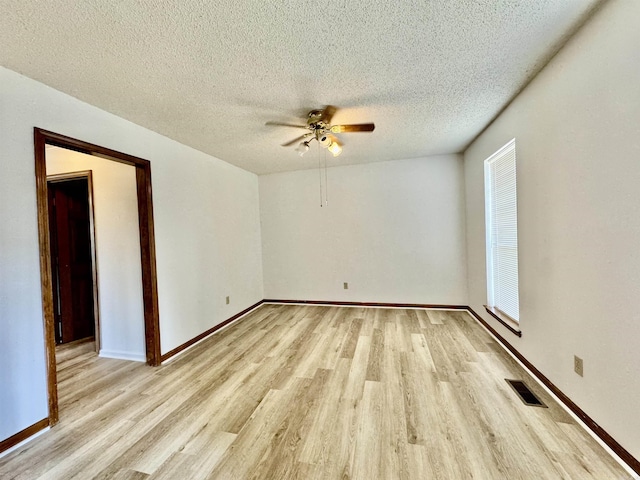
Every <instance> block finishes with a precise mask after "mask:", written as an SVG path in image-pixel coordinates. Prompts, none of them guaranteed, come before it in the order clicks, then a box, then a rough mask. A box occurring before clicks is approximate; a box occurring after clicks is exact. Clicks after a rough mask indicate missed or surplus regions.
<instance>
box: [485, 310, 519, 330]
mask: <svg viewBox="0 0 640 480" xmlns="http://www.w3.org/2000/svg"><path fill="white" fill-rule="evenodd" d="M484 308H485V309H486V310H487V313H488V314H489V315H491V316H492V317H493V318H495V319H496V320H497V321H499V322H500V323H501V324H502V325H504V326H505V327H506V328H507V330H509V331H510V332H511V333H513V334H514V335H517V336H518V337H522V331H521V330H520V325H518V322H516V321H515V320H513V319H512V318H511V317H509V316H507V315H505V314H504V313H502V312H501V311H500V310H498V309H497V308H493V307H490V306H488V305H485V306H484Z"/></svg>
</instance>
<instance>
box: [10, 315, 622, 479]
mask: <svg viewBox="0 0 640 480" xmlns="http://www.w3.org/2000/svg"><path fill="white" fill-rule="evenodd" d="M59 372H60V373H59V382H60V384H59V392H60V423H59V425H57V426H56V427H54V428H53V429H52V430H51V431H49V432H47V433H45V434H44V435H42V436H40V437H38V438H37V439H35V440H34V441H33V442H31V443H29V444H27V446H25V447H24V448H23V449H22V450H21V451H16V452H13V453H12V454H10V455H8V456H7V457H5V458H3V459H0V478H2V479H13V478H16V479H30V480H32V479H83V480H85V479H91V478H101V479H119V480H124V479H172V480H173V479H205V478H211V479H229V480H231V479H233V480H238V479H278V480H280V479H289V478H291V479H305V480H306V479H315V478H324V479H336V480H338V479H364V480H373V479H384V480H393V479H405V478H407V479H408V478H411V479H456V480H457V479H464V478H474V479H475V478H480V479H482V478H486V479H502V478H504V479H535V480H540V479H556V478H570V479H591V478H592V479H598V480H603V479H621V478H630V477H629V475H628V474H626V473H625V471H624V470H623V469H622V468H621V467H620V466H619V465H618V464H617V463H615V462H614V461H613V459H612V458H611V457H609V456H608V455H607V454H606V453H605V451H604V450H603V449H602V448H601V447H600V446H599V445H598V444H597V443H596V442H595V441H594V440H593V439H592V438H591V437H589V436H588V435H587V434H586V433H585V432H584V431H583V430H582V429H581V428H580V427H579V426H577V425H576V424H575V422H574V421H573V420H572V419H571V417H570V416H569V415H567V414H566V413H565V412H564V410H562V409H561V408H560V407H559V406H558V405H556V404H555V403H554V402H553V400H552V399H551V398H550V397H549V396H548V395H547V394H546V393H545V392H544V391H543V390H542V389H540V388H539V387H538V386H537V384H535V383H534V382H533V380H531V379H529V377H528V376H527V375H526V374H525V372H524V371H523V370H522V369H521V368H520V367H519V366H518V365H517V364H516V363H515V362H514V361H513V360H512V359H511V358H510V357H509V356H508V355H506V354H505V353H504V352H503V351H502V349H501V348H500V347H499V346H498V345H497V344H496V343H495V342H494V341H493V340H492V339H491V337H490V336H489V335H488V334H486V333H485V331H484V330H483V329H482V328H481V327H480V326H479V325H477V324H476V323H475V321H474V320H473V319H472V318H471V317H470V316H469V315H468V314H467V313H464V312H449V311H438V310H428V311H426V310H399V309H398V310H391V309H365V308H338V307H318V306H283V305H264V306H262V307H261V308H260V309H258V310H256V311H255V312H254V313H252V314H250V315H249V316H247V317H245V318H244V319H242V320H241V321H240V322H239V323H237V324H236V325H233V326H232V327H230V328H228V329H225V330H223V331H222V332H220V333H219V334H217V335H214V336H212V337H210V338H209V339H207V340H205V341H204V342H202V343H200V344H199V345H197V346H196V347H194V348H193V349H191V350H189V351H187V352H186V353H185V354H184V355H182V356H180V357H179V358H177V359H176V360H175V361H174V362H171V363H169V364H168V365H165V366H163V367H160V368H155V369H154V368H150V367H147V366H144V365H142V364H139V363H133V362H126V361H119V360H112V359H103V358H98V357H96V355H95V353H93V352H91V351H85V352H80V354H79V355H75V356H74V355H67V357H66V359H65V360H62V359H61V362H60V364H59ZM505 378H516V379H518V378H519V379H523V380H525V381H526V382H527V383H528V385H529V386H530V388H531V389H532V390H534V392H535V393H536V394H537V395H538V396H539V397H540V398H541V399H542V400H543V401H544V402H545V403H546V404H547V405H549V408H547V409H545V408H536V407H527V406H525V405H524V404H523V403H522V402H521V401H520V400H519V399H518V398H517V397H516V396H515V394H514V392H513V390H512V389H511V388H510V387H509V386H508V385H507V384H506V382H505V381H504V379H505Z"/></svg>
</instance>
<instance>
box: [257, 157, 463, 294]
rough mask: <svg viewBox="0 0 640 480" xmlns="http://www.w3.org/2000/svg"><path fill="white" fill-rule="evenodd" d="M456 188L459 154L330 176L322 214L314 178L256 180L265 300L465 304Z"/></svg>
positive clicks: (314, 174)
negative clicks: (344, 287) (258, 198)
mask: <svg viewBox="0 0 640 480" xmlns="http://www.w3.org/2000/svg"><path fill="white" fill-rule="evenodd" d="M346 150H347V148H346V147H345V153H344V154H343V155H347V154H348V152H346ZM313 153H315V152H310V153H309V155H310V154H313ZM305 158H306V157H305ZM463 190H464V180H463V166H462V159H461V157H460V156H457V155H445V156H438V157H429V158H422V159H415V160H403V161H396V162H379V163H371V164H366V165H353V166H345V167H334V168H330V169H329V170H328V200H329V204H328V206H326V207H320V193H319V178H318V171H317V170H304V171H297V172H289V173H279V174H273V175H263V176H260V215H261V221H262V240H263V241H262V247H263V265H264V282H265V287H264V288H265V296H266V298H275V299H295V300H335V301H373V302H410V303H438V304H458V305H460V304H461V305H465V304H466V303H467V292H466V266H465V261H466V260H465V243H464V242H465V238H464V237H465V234H464V191H463ZM343 282H348V283H349V289H348V290H344V289H343Z"/></svg>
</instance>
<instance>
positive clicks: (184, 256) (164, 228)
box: [0, 68, 264, 439]
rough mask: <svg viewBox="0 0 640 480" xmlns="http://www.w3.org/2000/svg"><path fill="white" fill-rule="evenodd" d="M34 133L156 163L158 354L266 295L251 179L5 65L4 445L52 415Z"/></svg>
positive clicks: (0, 314) (1, 105) (0, 230)
mask: <svg viewBox="0 0 640 480" xmlns="http://www.w3.org/2000/svg"><path fill="white" fill-rule="evenodd" d="M34 126H37V127H40V128H44V129H47V130H51V131H54V132H57V133H61V134H63V135H68V136H70V137H74V138H78V139H80V140H84V141H87V142H90V143H94V144H98V145H101V146H104V147H107V148H111V149H114V150H118V151H121V152H125V153H128V154H131V155H135V156H138V157H142V158H145V159H147V160H150V161H151V172H152V185H153V202H154V217H155V234H156V254H157V271H158V295H159V308H160V334H161V335H160V336H161V348H162V352H163V353H164V352H167V351H169V350H171V349H173V348H175V347H176V346H178V345H180V344H182V343H184V342H185V341H187V340H188V339H191V338H193V337H194V336H196V335H198V334H199V333H201V332H203V331H205V330H207V329H208V328H211V327H212V326H214V325H216V324H217V323H219V322H221V321H223V320H225V319H226V318H228V317H230V316H232V315H233V314H235V313H237V312H238V311H240V310H242V309H244V308H246V307H248V306H250V305H252V304H254V303H256V302H258V301H260V300H261V299H262V298H263V296H264V295H263V291H262V259H261V240H260V222H259V206H258V179H257V176H256V175H254V174H251V173H248V172H246V171H244V170H241V169H239V168H237V167H234V166H232V165H229V164H227V163H226V162H223V161H221V160H218V159H215V158H213V157H211V156H208V155H205V154H203V153H201V152H198V151H196V150H194V149H192V148H189V147H186V146H184V145H181V144H179V143H177V142H175V141H172V140H170V139H168V138H166V137H163V136H161V135H159V134H156V133H154V132H151V131H149V130H147V129H144V128H142V127H140V126H137V125H135V124H132V123H131V122H128V121H126V120H123V119H121V118H119V117H116V116H114V115H112V114H109V113H107V112H105V111H102V110H100V109H98V108H95V107H93V106H91V105H88V104H86V103H83V102H81V101H79V100H77V99H74V98H72V97H70V96H68V95H65V94H63V93H60V92H58V91H56V90H53V89H51V88H49V87H46V86H45V85H43V84H41V83H38V82H35V81H33V80H30V79H27V78H25V77H23V76H21V75H18V74H16V73H14V72H11V71H9V70H7V69H4V68H0V145H2V149H0V168H1V169H2V170H1V171H2V174H1V175H0V222H1V223H0V224H1V225H2V227H0V331H1V332H2V335H0V385H1V388H0V412H2V413H1V414H0V439H5V438H7V437H10V436H11V435H13V434H15V433H17V432H19V431H21V430H23V429H24V428H26V427H28V426H30V425H32V424H33V423H35V422H37V421H39V420H41V419H43V418H45V417H46V416H47V395H46V381H45V380H46V378H45V359H44V336H43V321H42V306H41V295H40V267H39V253H38V235H37V221H36V192H35V174H34V153H33V127H34ZM226 295H230V296H231V304H230V305H225V302H224V300H225V296H226Z"/></svg>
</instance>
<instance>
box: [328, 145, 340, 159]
mask: <svg viewBox="0 0 640 480" xmlns="http://www.w3.org/2000/svg"><path fill="white" fill-rule="evenodd" d="M329 151H330V152H331V153H332V154H333V156H334V157H337V156H338V155H340V154H341V153H342V147H341V146H340V144H339V143H337V142H331V145H329Z"/></svg>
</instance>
